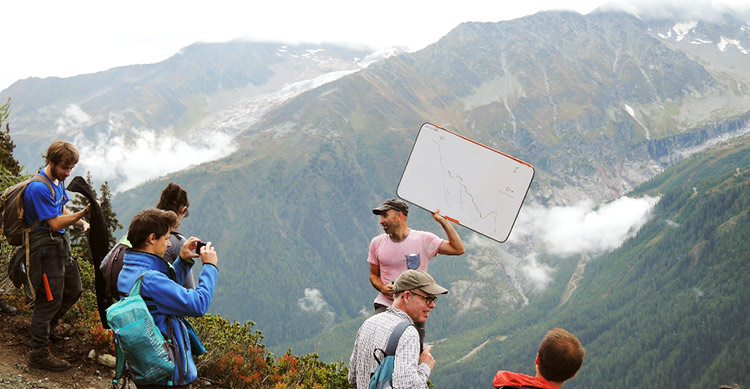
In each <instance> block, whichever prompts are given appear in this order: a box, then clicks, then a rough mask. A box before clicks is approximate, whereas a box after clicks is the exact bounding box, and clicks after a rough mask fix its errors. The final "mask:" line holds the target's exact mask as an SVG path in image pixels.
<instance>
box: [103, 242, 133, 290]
mask: <svg viewBox="0 0 750 389" xmlns="http://www.w3.org/2000/svg"><path fill="white" fill-rule="evenodd" d="M129 248H130V244H129V242H127V241H126V240H124V239H122V240H120V241H119V242H117V244H116V245H115V247H113V248H112V250H110V251H109V253H108V254H107V256H106V257H105V258H104V260H103V261H102V263H101V266H100V268H99V270H101V271H102V274H103V275H104V281H105V283H106V284H107V287H106V289H105V293H104V295H105V296H106V297H107V299H108V300H107V301H112V300H119V299H120V297H122V296H121V295H120V292H118V290H117V278H118V277H119V276H120V270H122V260H123V257H125V250H126V249H129Z"/></svg>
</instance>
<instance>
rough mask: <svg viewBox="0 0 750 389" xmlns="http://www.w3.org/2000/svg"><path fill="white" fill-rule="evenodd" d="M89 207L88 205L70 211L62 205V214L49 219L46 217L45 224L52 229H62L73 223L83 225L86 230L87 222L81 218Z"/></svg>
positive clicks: (87, 211) (86, 213)
mask: <svg viewBox="0 0 750 389" xmlns="http://www.w3.org/2000/svg"><path fill="white" fill-rule="evenodd" d="M89 207H90V205H89V206H87V207H86V208H84V209H82V210H80V211H78V212H76V213H72V212H70V210H68V208H66V207H63V214H62V215H60V216H56V217H53V218H51V219H47V220H46V222H47V225H48V226H49V228H51V229H52V230H53V231H58V230H62V229H63V228H68V227H70V226H73V225H75V226H78V227H83V228H84V230H86V229H88V228H86V227H87V226H88V223H87V222H86V221H85V220H81V219H82V218H83V217H84V216H86V215H88V214H89Z"/></svg>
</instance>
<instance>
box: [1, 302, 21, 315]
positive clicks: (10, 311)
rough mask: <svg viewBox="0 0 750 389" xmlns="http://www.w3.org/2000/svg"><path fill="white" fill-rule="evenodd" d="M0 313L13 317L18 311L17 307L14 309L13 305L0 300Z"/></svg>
mask: <svg viewBox="0 0 750 389" xmlns="http://www.w3.org/2000/svg"><path fill="white" fill-rule="evenodd" d="M0 311H1V312H2V313H3V314H4V315H9V316H12V315H15V314H16V312H18V309H16V307H14V306H12V305H8V304H6V303H5V301H3V300H0Z"/></svg>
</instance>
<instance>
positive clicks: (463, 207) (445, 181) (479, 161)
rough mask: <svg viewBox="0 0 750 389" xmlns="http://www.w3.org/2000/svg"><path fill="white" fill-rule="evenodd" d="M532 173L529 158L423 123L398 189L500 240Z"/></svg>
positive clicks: (410, 198) (506, 233)
mask: <svg viewBox="0 0 750 389" xmlns="http://www.w3.org/2000/svg"><path fill="white" fill-rule="evenodd" d="M533 179H534V167H533V166H531V165H530V164H528V163H526V162H523V161H521V160H519V159H516V158H513V157H511V156H509V155H507V154H503V153H501V152H499V151H497V150H494V149H491V148H489V147H487V146H485V145H483V144H480V143H478V142H475V141H473V140H471V139H469V138H466V137H463V136H461V135H458V134H456V133H454V132H452V131H449V130H446V129H444V128H440V127H438V126H436V125H434V124H430V123H425V124H423V125H422V127H421V128H420V129H419V134H417V139H416V140H415V141H414V146H413V147H412V150H411V154H410V155H409V160H408V161H407V162H406V167H405V168H404V173H403V174H402V175H401V180H400V181H399V184H398V189H397V190H396V193H397V194H398V196H399V197H401V198H402V199H404V200H406V201H408V202H410V203H413V204H415V205H417V206H419V207H421V208H424V209H426V210H428V211H430V212H434V211H435V210H437V209H439V210H440V214H441V215H443V216H445V217H446V218H448V219H449V220H452V221H454V222H456V223H457V224H460V225H462V226H464V227H466V228H468V229H470V230H472V231H475V232H478V233H480V234H482V235H485V236H487V237H489V238H491V239H494V240H496V241H498V242H501V243H502V242H505V241H506V240H508V236H510V231H511V229H512V228H513V224H515V221H516V218H517V217H518V213H519V212H520V211H521V205H522V204H523V201H524V199H525V198H526V194H527V193H528V191H529V187H530V186H531V180H533Z"/></svg>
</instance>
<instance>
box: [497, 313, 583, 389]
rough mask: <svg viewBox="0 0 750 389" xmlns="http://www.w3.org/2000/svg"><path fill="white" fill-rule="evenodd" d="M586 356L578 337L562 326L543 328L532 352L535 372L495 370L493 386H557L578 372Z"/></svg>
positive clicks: (550, 388)
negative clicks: (541, 336)
mask: <svg viewBox="0 0 750 389" xmlns="http://www.w3.org/2000/svg"><path fill="white" fill-rule="evenodd" d="M585 357H586V349H584V348H583V345H581V341H580V340H578V338H576V337H575V335H573V334H571V333H570V332H568V331H565V330H564V329H562V328H553V329H551V330H550V331H548V332H547V335H545V337H544V339H542V343H541V344H540V345H539V350H537V354H536V376H535V377H531V376H528V375H525V374H521V373H513V372H509V371H502V370H501V371H498V372H497V375H495V379H494V380H493V381H492V385H493V386H494V387H495V388H505V389H514V388H525V389H560V387H562V386H563V383H565V381H567V380H569V379H571V378H573V377H575V376H576V374H578V370H579V369H580V368H581V365H583V359H584V358H585Z"/></svg>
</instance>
